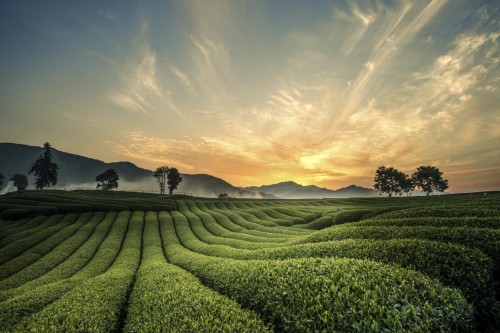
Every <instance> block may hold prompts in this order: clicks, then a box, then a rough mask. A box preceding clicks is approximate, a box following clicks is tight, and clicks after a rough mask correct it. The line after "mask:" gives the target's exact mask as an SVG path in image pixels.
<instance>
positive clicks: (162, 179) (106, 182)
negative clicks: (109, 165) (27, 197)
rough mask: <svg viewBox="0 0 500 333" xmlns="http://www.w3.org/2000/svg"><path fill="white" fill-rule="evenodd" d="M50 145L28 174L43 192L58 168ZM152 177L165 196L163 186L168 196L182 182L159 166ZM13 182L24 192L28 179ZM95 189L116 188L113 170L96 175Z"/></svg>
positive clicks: (171, 170)
mask: <svg viewBox="0 0 500 333" xmlns="http://www.w3.org/2000/svg"><path fill="white" fill-rule="evenodd" d="M52 150H53V149H52V146H51V145H50V143H48V142H45V143H44V145H43V153H42V154H41V155H40V156H39V158H38V159H37V160H36V161H35V162H34V163H33V164H32V165H31V168H30V170H29V173H28V174H30V175H31V174H34V176H35V177H36V180H35V184H36V189H37V190H43V189H44V188H45V187H50V186H54V185H56V184H57V170H58V169H59V167H58V166H57V164H56V163H54V162H53V158H54V155H53V152H52ZM153 177H155V178H156V181H157V182H158V184H159V186H160V193H161V194H165V186H166V185H167V187H168V191H169V194H172V193H173V191H174V190H175V189H177V186H178V185H179V184H180V183H181V182H182V177H181V175H180V173H179V171H178V170H177V169H176V168H169V167H167V166H161V167H159V168H157V169H156V170H155V171H154V172H153ZM4 180H5V176H4V175H3V174H2V173H0V190H1V189H2V187H3V184H4ZM10 180H11V181H13V182H14V186H15V187H17V190H18V191H22V190H25V189H26V188H27V187H28V177H27V176H26V175H22V174H15V175H14V176H12V178H11V179H10ZM95 180H96V182H97V189H101V190H104V191H110V190H113V189H116V188H118V181H119V180H120V177H119V175H118V172H116V170H115V169H108V170H106V171H104V172H103V173H101V174H99V175H97V177H96V178H95Z"/></svg>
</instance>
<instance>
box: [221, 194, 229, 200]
mask: <svg viewBox="0 0 500 333" xmlns="http://www.w3.org/2000/svg"><path fill="white" fill-rule="evenodd" d="M227 198H229V196H228V195H227V193H221V194H219V199H227Z"/></svg>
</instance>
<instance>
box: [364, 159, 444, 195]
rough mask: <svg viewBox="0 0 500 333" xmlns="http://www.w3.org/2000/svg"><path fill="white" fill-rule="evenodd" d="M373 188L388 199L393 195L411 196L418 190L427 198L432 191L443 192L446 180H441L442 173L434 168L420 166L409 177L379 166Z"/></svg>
mask: <svg viewBox="0 0 500 333" xmlns="http://www.w3.org/2000/svg"><path fill="white" fill-rule="evenodd" d="M374 180H375V184H374V185H373V188H375V189H376V190H377V191H379V192H380V193H381V194H382V193H387V194H388V195H389V197H392V196H393V195H402V194H403V193H405V194H406V195H411V193H412V192H413V191H414V190H415V188H419V189H421V190H422V192H424V193H425V194H426V195H427V196H429V195H430V194H431V193H433V192H434V191H438V192H443V191H445V190H446V189H447V188H448V180H447V179H443V173H442V172H441V171H439V169H438V168H437V167H434V166H430V165H428V166H423V165H422V166H420V167H418V168H417V171H415V172H414V173H413V174H412V175H411V176H409V175H407V174H405V173H403V172H401V171H399V170H398V169H395V168H393V167H385V166H381V167H379V168H378V169H377V171H376V172H375V179H374Z"/></svg>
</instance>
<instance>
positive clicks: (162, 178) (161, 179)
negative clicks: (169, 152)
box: [153, 165, 170, 194]
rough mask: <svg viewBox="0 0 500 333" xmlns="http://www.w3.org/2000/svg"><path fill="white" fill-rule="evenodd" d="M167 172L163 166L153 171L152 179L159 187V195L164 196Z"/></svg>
mask: <svg viewBox="0 0 500 333" xmlns="http://www.w3.org/2000/svg"><path fill="white" fill-rule="evenodd" d="M169 170H170V169H169V168H168V166H166V165H164V166H161V167H158V168H156V170H155V171H153V177H155V179H156V182H157V183H158V185H159V186H160V194H165V182H166V179H167V174H168V171H169Z"/></svg>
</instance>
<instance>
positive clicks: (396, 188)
mask: <svg viewBox="0 0 500 333" xmlns="http://www.w3.org/2000/svg"><path fill="white" fill-rule="evenodd" d="M406 179H407V176H406V175H405V174H404V173H402V172H401V171H399V170H398V169H395V168H393V167H388V168H386V167H385V166H381V167H379V168H378V169H377V171H375V179H374V181H375V184H374V185H373V188H374V189H376V190H377V191H379V192H380V193H381V194H382V193H387V195H389V197H392V195H401V193H403V192H404V191H405V190H406V189H407V185H408V184H407V182H406Z"/></svg>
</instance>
